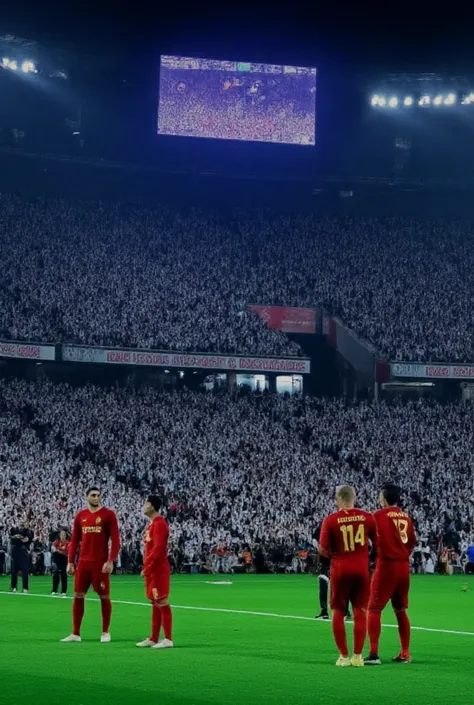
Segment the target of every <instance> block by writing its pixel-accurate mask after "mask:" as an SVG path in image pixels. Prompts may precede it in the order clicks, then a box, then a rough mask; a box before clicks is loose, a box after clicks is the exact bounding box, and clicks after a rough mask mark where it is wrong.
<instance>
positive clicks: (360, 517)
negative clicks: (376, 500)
mask: <svg viewBox="0 0 474 705" xmlns="http://www.w3.org/2000/svg"><path fill="white" fill-rule="evenodd" d="M353 521H365V516H364V515H363V514H357V515H354V516H350V517H338V518H337V523H338V524H350V523H352V522H353Z"/></svg>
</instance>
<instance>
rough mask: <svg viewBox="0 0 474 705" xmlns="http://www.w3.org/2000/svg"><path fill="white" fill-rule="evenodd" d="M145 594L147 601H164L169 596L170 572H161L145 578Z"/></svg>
mask: <svg viewBox="0 0 474 705" xmlns="http://www.w3.org/2000/svg"><path fill="white" fill-rule="evenodd" d="M145 592H146V596H147V598H148V599H149V600H166V599H167V598H168V597H169V594H170V571H169V570H168V571H167V570H162V571H160V572H159V573H154V574H153V575H149V576H147V577H146V578H145Z"/></svg>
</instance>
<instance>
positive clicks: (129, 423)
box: [0, 380, 474, 570]
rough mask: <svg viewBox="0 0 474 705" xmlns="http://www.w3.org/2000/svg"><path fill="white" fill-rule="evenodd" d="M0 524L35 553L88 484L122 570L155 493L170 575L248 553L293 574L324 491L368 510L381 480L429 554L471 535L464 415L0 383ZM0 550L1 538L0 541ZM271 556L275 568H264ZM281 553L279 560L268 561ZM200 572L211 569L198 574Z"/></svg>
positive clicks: (451, 410) (468, 414) (473, 416)
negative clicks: (109, 520)
mask: <svg viewBox="0 0 474 705" xmlns="http://www.w3.org/2000/svg"><path fill="white" fill-rule="evenodd" d="M0 417H1V424H2V437H1V439H0V454H1V472H2V487H3V502H2V505H1V507H0V527H1V526H3V527H6V526H10V525H12V524H14V523H15V522H20V521H21V520H22V519H23V518H24V517H25V516H26V517H28V519H29V521H30V522H31V526H32V528H33V529H34V533H35V536H36V537H37V538H38V539H39V540H41V541H42V542H47V540H48V538H49V536H50V532H52V531H54V530H56V529H57V527H58V526H61V525H65V526H70V525H71V521H72V517H73V515H74V512H75V511H76V510H78V509H79V508H80V507H81V506H82V503H83V497H84V488H85V487H86V486H89V485H93V484H96V483H99V484H100V486H101V487H102V490H103V495H104V502H105V503H106V505H107V506H109V507H111V508H113V509H115V511H116V512H117V514H118V517H119V521H120V524H121V527H122V529H121V530H122V539H123V554H122V565H123V566H127V569H130V570H133V569H136V567H137V565H138V564H139V561H140V553H139V547H140V540H141V537H142V535H143V530H144V524H145V522H144V518H143V516H142V511H141V505H142V501H143V496H144V495H145V494H146V493H147V492H160V493H163V494H164V496H165V497H166V498H167V505H168V507H169V510H168V514H169V520H170V523H171V546H172V549H171V553H172V555H173V559H174V560H175V561H176V565H178V566H181V567H182V566H183V565H184V564H185V563H187V564H190V563H196V564H197V563H199V562H200V561H202V564H203V565H205V564H208V563H209V560H211V550H212V549H216V547H219V546H225V547H227V548H228V549H230V554H229V555H226V558H225V559H224V558H223V557H222V556H221V557H219V556H215V555H213V558H212V560H213V561H217V562H218V565H217V564H215V565H214V568H215V569H218V568H219V569H228V568H230V567H231V564H232V565H237V564H238V560H237V555H238V552H239V550H242V547H243V546H245V545H246V544H248V545H249V546H250V547H251V549H252V550H253V551H255V550H256V549H257V548H258V546H259V545H260V546H262V547H263V548H264V550H265V554H266V555H267V557H268V560H269V561H272V562H278V560H279V561H280V562H284V560H285V559H286V556H288V555H290V559H289V563H288V565H289V564H290V563H291V561H292V558H293V555H294V553H295V551H297V550H298V548H299V547H302V546H309V547H313V545H314V541H313V539H314V535H315V530H316V527H317V525H318V523H319V522H320V521H321V520H322V518H323V517H324V516H325V515H326V514H327V513H328V512H330V511H332V509H333V506H334V488H335V486H337V485H338V484H340V483H341V482H348V483H349V484H353V485H354V486H355V487H356V488H357V492H358V502H359V503H360V505H361V506H364V507H367V508H369V509H375V508H376V506H377V501H378V488H379V486H380V485H381V483H382V482H383V481H385V480H386V479H387V478H389V479H391V480H392V481H395V482H398V483H399V484H400V486H401V487H402V488H403V502H404V506H405V507H406V509H407V510H408V511H409V512H410V513H411V515H412V516H413V518H414V520H415V522H416V526H417V532H418V535H419V536H420V537H421V538H424V539H425V541H426V543H427V545H429V546H430V547H431V549H432V550H434V551H435V552H436V551H437V549H438V546H439V544H440V542H441V541H444V545H446V546H450V547H453V548H456V549H457V550H458V551H460V550H461V548H462V547H463V546H464V548H465V546H466V543H467V542H468V540H469V528H470V527H469V521H470V507H469V503H468V502H467V501H466V499H467V496H466V492H467V493H468V494H469V491H468V489H467V488H469V487H470V485H471V469H472V465H473V462H474V458H473V444H472V437H473V434H474V409H473V407H472V405H464V404H461V403H459V404H452V405H447V406H441V405H438V404H436V403H433V402H426V403H422V402H414V403H407V404H402V403H400V404H385V403H381V402H379V403H374V404H373V405H372V404H368V403H354V404H347V403H345V402H344V401H343V400H333V401H329V400H322V399H310V398H308V397H306V398H300V399H291V398H285V397H282V396H277V395H275V396H274V395H269V396H261V395H243V396H242V395H237V396H232V395H230V394H225V395H214V394H211V393H203V392H201V393H192V392H186V391H182V392H180V393H175V392H173V393H164V392H160V391H157V390H152V389H150V388H148V389H147V388H141V389H140V390H139V392H137V391H136V390H133V389H122V390H120V389H108V390H107V389H103V388H100V387H95V386H92V385H88V386H85V387H72V386H68V385H64V384H60V385H54V384H53V383H51V382H35V383H32V382H26V381H20V380H11V381H5V380H4V381H2V382H0ZM3 538H4V541H5V540H6V537H5V536H4V537H3ZM276 555H280V559H278V558H276V557H275V556H276ZM282 555H283V556H284V558H282V557H281V556H282ZM209 569H210V570H211V569H212V565H211V566H210V567H209Z"/></svg>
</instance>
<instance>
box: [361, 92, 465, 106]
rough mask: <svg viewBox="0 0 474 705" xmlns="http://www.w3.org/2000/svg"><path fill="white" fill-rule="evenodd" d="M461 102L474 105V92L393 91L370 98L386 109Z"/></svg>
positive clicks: (452, 104)
mask: <svg viewBox="0 0 474 705" xmlns="http://www.w3.org/2000/svg"><path fill="white" fill-rule="evenodd" d="M458 103H460V104H461V105H474V92H473V93H467V94H464V95H461V94H458V93H454V92H452V91H450V92H449V93H434V94H428V93H426V94H420V95H418V96H413V95H397V94H393V93H375V94H374V95H372V96H371V98H370V104H371V106H372V107H373V108H384V109H385V110H390V109H391V110H394V109H396V108H398V109H404V108H412V107H418V108H446V107H448V108H449V107H452V106H455V105H457V104H458Z"/></svg>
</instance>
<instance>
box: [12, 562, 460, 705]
mask: <svg viewBox="0 0 474 705" xmlns="http://www.w3.org/2000/svg"><path fill="white" fill-rule="evenodd" d="M224 579H225V578H223V577H220V576H185V575H179V576H175V577H174V578H173V582H172V596H171V602H172V604H173V606H174V607H175V609H174V639H175V644H176V648H175V649H170V650H165V651H156V650H155V651H150V650H148V649H146V650H142V649H137V648H136V647H135V642H137V641H139V640H141V639H143V638H145V637H147V636H148V635H149V623H150V608H149V606H147V604H146V600H145V598H144V594H143V586H142V584H141V580H140V578H139V577H136V576H130V577H128V576H127V577H114V578H113V584H112V598H113V600H114V602H115V604H114V613H113V616H112V627H111V634H112V643H110V644H100V643H99V637H100V612H99V605H98V603H97V602H95V601H92V600H91V601H89V602H88V603H87V604H86V615H85V619H84V625H83V634H82V636H83V642H82V643H81V644H60V643H59V639H61V638H62V637H64V636H66V635H67V634H69V632H70V631H71V601H70V600H65V599H61V598H51V597H49V591H50V579H49V578H33V579H32V584H31V593H30V594H29V595H22V594H17V595H11V594H8V592H7V591H8V587H9V583H8V578H0V703H1V705H14V704H15V705H17V704H18V703H22V704H23V705H24V704H26V703H28V704H29V705H95V704H101V703H104V704H105V705H133V704H135V703H143V702H156V703H160V704H161V705H205V704H206V705H213V704H215V705H217V703H226V704H228V703H232V704H235V705H239V704H240V703H242V704H244V703H245V704H246V705H248V704H252V703H258V705H264V704H265V703H294V704H295V705H297V704H298V705H303V704H305V703H308V704H309V703H311V704H312V705H315V703H344V704H345V705H347V704H348V703H353V704H354V705H367V704H368V705H372V704H377V705H378V704H381V703H383V705H410V704H412V703H413V704H415V703H416V704H418V703H420V704H421V705H436V704H437V703H440V704H441V703H442V704H443V705H446V703H449V702H450V701H451V700H452V701H454V702H455V703H456V705H472V703H474V692H473V675H472V674H473V666H472V663H473V662H474V580H473V581H472V582H469V581H468V580H467V579H466V578H464V577H434V576H433V577H430V576H420V577H414V578H413V581H412V591H411V606H410V618H411V622H412V626H413V627H417V629H415V630H414V631H413V634H412V655H413V663H412V664H411V665H401V664H392V663H390V662H389V660H390V658H391V657H392V656H393V655H394V654H396V653H397V651H398V632H397V630H396V629H395V628H393V627H391V626H386V627H385V628H384V629H383V632H382V640H381V657H382V658H383V659H386V663H385V664H384V665H383V666H382V667H379V668H376V667H373V668H367V667H366V668H364V669H355V668H354V669H353V668H346V669H338V668H336V667H335V666H334V663H335V660H336V657H337V654H336V651H335V648H334V644H333V640H332V635H331V627H330V624H329V623H326V622H316V621H315V620H314V619H313V618H314V615H315V614H316V612H317V610H318V599H317V580H316V578H315V577H313V576H306V575H303V576H279V575H278V576H273V575H272V576H259V575H255V576H253V575H248V576H247V575H244V576H230V577H229V580H230V581H232V584H231V585H217V584H210V581H213V580H224ZM466 582H468V584H469V589H468V590H467V592H464V591H463V590H462V586H463V584H465V583H466ZM92 597H95V596H94V595H91V598H92ZM383 622H384V624H385V625H393V624H394V618H393V616H392V614H391V612H390V610H389V609H387V610H386V611H385V613H384V617H383ZM351 629H352V626H351V625H349V626H348V630H349V632H350V631H351Z"/></svg>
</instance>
